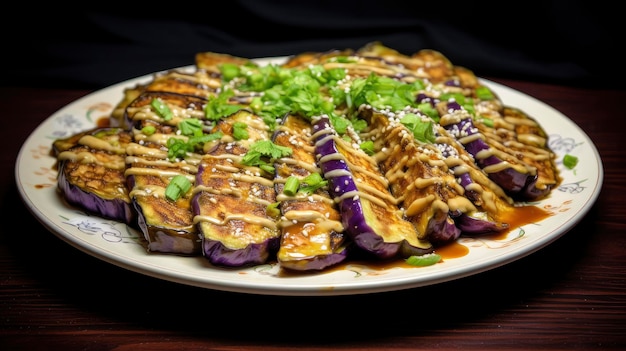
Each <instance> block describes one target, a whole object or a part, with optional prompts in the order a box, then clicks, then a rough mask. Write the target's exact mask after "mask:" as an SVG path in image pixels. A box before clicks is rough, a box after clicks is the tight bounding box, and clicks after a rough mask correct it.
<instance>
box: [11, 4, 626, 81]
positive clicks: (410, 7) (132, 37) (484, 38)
mask: <svg viewBox="0 0 626 351" xmlns="http://www.w3.org/2000/svg"><path fill="white" fill-rule="evenodd" d="M15 6H17V9H14V10H13V11H4V16H3V17H4V18H3V20H2V21H1V23H2V24H1V26H2V27H3V28H2V33H5V34H3V35H4V39H3V42H4V43H3V46H4V49H3V51H2V52H3V54H2V63H3V67H4V71H5V73H4V74H2V75H1V77H2V78H1V79H2V81H0V85H21V86H31V87H38V86H42V87H60V88H87V89H99V88H104V87H106V86H108V85H111V84H114V83H118V82H121V81H123V80H126V79H130V78H134V77H137V76H141V75H144V74H148V73H152V72H155V71H159V70H164V69H169V68H174V67H179V66H186V65H190V64H193V63H194V55H195V54H196V53H197V52H202V51H213V52H220V53H228V54H231V55H236V56H241V57H249V58H255V57H267V56H284V55H290V54H295V53H299V52H302V51H327V50H331V49H345V48H352V49H358V48H359V47H361V46H363V45H365V44H366V43H368V42H371V41H380V42H382V43H383V44H384V45H386V46H388V47H391V48H393V49H396V50H398V51H400V52H401V53H404V54H411V53H413V52H416V51H418V50H420V49H424V48H428V49H435V50H439V51H440V52H442V53H443V54H444V55H446V56H447V57H448V58H449V59H450V60H451V61H452V63H453V64H456V65H460V66H464V67H467V68H469V69H471V70H473V71H474V72H475V73H476V74H477V75H479V76H483V77H501V78H513V79H521V80H528V81H537V82H545V83H555V84H565V85H571V86H582V87H615V88H621V87H622V86H623V85H622V84H623V80H624V79H625V78H626V74H625V73H624V69H623V68H622V67H621V65H623V64H622V56H620V55H618V54H617V52H618V51H621V46H623V44H624V42H625V40H624V37H623V32H624V30H621V29H618V28H619V27H621V25H622V23H621V22H623V19H622V18H620V17H622V16H621V15H620V11H618V10H617V9H615V8H612V7H610V6H609V5H608V3H607V4H604V3H603V1H564V0H559V1H537V2H536V3H535V2H533V1H526V2H511V1H500V2H490V1H482V2H476V3H470V2H450V1H428V2H420V1H397V0H385V1H371V0H366V1H352V0H351V1H341V0H334V1H294V0H292V1H276V0H274V1H270V0H258V1H243V0H240V1H221V2H212V1H205V2H202V3H194V2H180V1H178V2H176V1H170V2H166V3H159V2H142V3H139V4H137V3H131V2H129V3H128V4H112V3H104V2H102V3H99V4H97V7H96V6H88V8H85V7H84V6H82V5H80V4H76V5H75V6H71V7H70V6H67V5H62V4H57V3H56V2H55V4H53V6H50V5H43V6H42V5H35V4H30V3H22V4H15Z"/></svg>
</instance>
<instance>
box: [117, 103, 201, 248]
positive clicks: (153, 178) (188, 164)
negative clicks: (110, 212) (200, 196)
mask: <svg viewBox="0 0 626 351" xmlns="http://www.w3.org/2000/svg"><path fill="white" fill-rule="evenodd" d="M153 101H159V102H160V103H162V104H163V105H164V106H167V109H168V110H169V111H170V112H171V115H170V116H164V115H163V111H159V110H158V109H157V108H155V107H154V106H153ZM205 101H206V100H205V99H202V98H199V97H195V96H186V95H181V94H176V93H167V92H144V93H142V94H141V95H140V96H139V97H138V98H137V99H135V101H133V102H132V103H131V104H129V105H128V107H127V108H126V113H125V115H126V118H125V119H126V120H127V121H128V125H131V126H133V134H134V140H135V142H134V143H131V144H130V145H129V146H128V147H127V154H128V156H127V158H126V163H127V169H126V177H127V180H128V184H129V187H130V197H131V199H132V201H133V204H134V206H135V208H136V211H137V213H138V222H139V227H140V228H141V230H142V232H143V234H144V237H145V238H146V240H147V241H148V250H149V251H153V252H162V253H173V254H181V255H198V254H200V238H199V237H198V233H197V230H196V227H195V225H194V223H193V213H192V211H191V205H190V202H191V192H188V193H186V194H183V196H181V197H180V198H178V199H175V200H172V199H168V198H167V197H166V196H165V191H166V189H167V186H168V184H169V183H170V181H171V180H172V179H173V178H174V177H175V176H177V175H182V176H184V177H186V178H187V179H189V181H190V182H191V183H192V184H193V182H194V181H195V175H196V173H197V172H198V164H199V162H200V155H199V154H197V153H194V152H189V153H187V154H186V155H184V158H179V157H171V156H170V155H169V154H168V144H167V143H168V140H169V139H170V138H178V139H181V140H185V139H186V138H187V137H186V136H184V135H180V134H178V133H177V130H178V125H179V123H181V122H182V121H185V120H187V119H191V118H196V119H200V118H202V117H203V116H204V113H203V110H202V108H203V106H204V102H205ZM145 127H152V128H153V130H154V131H153V132H149V133H147V132H145V131H146V128H145ZM207 128H208V126H207Z"/></svg>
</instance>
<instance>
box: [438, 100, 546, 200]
mask: <svg viewBox="0 0 626 351" xmlns="http://www.w3.org/2000/svg"><path fill="white" fill-rule="evenodd" d="M442 104H445V106H446V107H445V111H446V112H444V113H442V116H441V119H440V123H441V125H442V126H443V127H444V128H445V129H446V130H448V131H449V132H450V133H451V134H452V135H454V137H455V138H456V139H457V140H458V141H459V142H460V143H461V144H462V145H463V146H464V147H465V149H466V150H467V151H468V152H469V153H470V154H472V156H474V158H475V160H476V162H477V164H478V165H479V166H480V167H481V168H482V169H483V170H484V171H485V172H486V173H487V174H488V175H489V178H490V179H491V180H493V181H494V182H495V183H497V184H498V185H500V186H501V187H502V188H503V189H505V191H506V192H507V193H508V194H509V195H511V196H512V197H513V198H515V199H516V200H537V199H540V198H542V197H545V196H546V195H547V194H548V193H549V191H550V190H551V188H552V187H553V186H554V185H555V184H556V183H557V182H558V181H557V180H556V179H555V177H554V175H555V174H556V170H555V168H554V166H553V165H552V164H551V157H553V156H551V153H550V152H549V150H546V149H544V148H540V147H534V148H533V149H532V150H531V147H530V146H528V147H521V148H523V149H524V152H522V151H521V150H520V149H521V148H520V147H518V150H511V149H510V148H507V147H506V146H504V145H502V146H501V147H495V146H494V147H492V146H491V145H490V143H493V141H492V140H493V138H491V139H488V140H489V141H487V140H486V138H485V136H484V135H483V134H482V133H481V132H480V131H479V130H478V129H477V128H475V127H474V123H473V121H472V116H471V115H470V114H469V113H468V112H467V111H465V110H464V109H463V108H462V107H461V106H460V105H459V104H458V103H456V102H454V101H446V102H442ZM528 122H534V121H532V120H530V119H528V118H526V122H525V123H522V124H526V125H527V124H528ZM533 124H534V125H535V126H536V125H537V124H536V123H533ZM538 138H539V137H535V138H532V139H534V140H537V139H538ZM544 139H545V138H544ZM511 144H513V143H512V142H510V143H509V145H511ZM515 145H525V143H523V142H520V141H519V139H518V141H517V143H515ZM526 145H527V144H526ZM537 150H538V151H540V153H537V152H534V151H537ZM519 154H522V155H524V156H523V158H524V159H526V161H531V162H532V163H529V162H524V160H520V156H518V155H519ZM537 159H539V160H541V161H542V162H543V161H547V163H544V164H541V165H540V167H537V166H536V163H535V161H534V160H537ZM538 169H542V172H544V173H543V174H549V175H550V176H548V178H549V179H550V181H548V182H546V181H545V179H546V178H547V177H543V178H542V179H543V180H544V181H543V182H539V175H538Z"/></svg>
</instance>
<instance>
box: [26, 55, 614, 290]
mask: <svg viewBox="0 0 626 351" xmlns="http://www.w3.org/2000/svg"><path fill="white" fill-rule="evenodd" d="M281 59H282V58H276V59H264V60H259V62H260V63H267V62H277V61H280V60H281ZM151 79H152V75H149V76H144V77H140V78H137V79H132V80H129V81H126V82H122V83H120V84H116V85H113V86H111V87H108V88H106V89H102V90H100V91H97V92H94V93H92V94H89V95H87V96H85V97H83V98H81V99H79V100H77V101H74V102H73V103H71V104H69V105H67V106H65V107H63V108H62V109H60V110H59V111H57V112H56V113H54V114H53V115H52V116H50V117H49V118H48V119H46V120H45V121H44V122H43V123H42V124H41V125H40V126H39V127H37V129H35V130H34V131H33V133H32V134H31V135H30V136H29V137H28V139H27V140H26V141H25V142H24V145H23V146H22V148H21V150H20V153H19V155H18V158H17V162H16V165H15V175H16V180H17V186H18V188H19V191H20V194H21V196H22V198H23V200H24V202H25V204H26V205H27V206H28V208H29V209H30V210H31V211H32V213H33V214H34V215H35V217H36V218H37V219H38V220H39V221H40V222H41V223H43V224H44V225H45V226H46V227H47V228H48V229H49V230H50V231H51V232H52V233H54V234H56V235H57V236H58V237H59V238H61V239H63V240H65V241H66V242H68V243H69V244H71V245H73V246H75V247H76V248H78V249H80V250H83V251H84V252H86V253H88V254H90V255H93V256H95V257H98V258H100V259H102V260H104V261H107V262H110V263H112V264H115V265H117V266H120V267H124V268H126V269H129V270H132V271H135V272H138V273H141V274H146V275H149V276H152V277H156V278H160V279H165V280H169V281H173V282H178V283H182V284H188V285H193V286H198V287H205V288H209V289H216V290H224V291H233V292H243V293H253V294H266V295H294V296H298V295H301V296H305V295H308V296H313V295H319V296H323V295H345V294H361V293H372V292H383V291H392V290H399V289H407V288H414V287H419V286H425V285H430V284H436V283H440V282H444V281H450V280H453V279H458V278H461V277H466V276H469V275H473V274H477V273H480V272H484V271H486V270H489V269H492V268H495V267H499V266H502V265H505V264H507V263H509V262H512V261H514V260H517V259H520V258H522V257H524V256H527V255H529V254H531V253H533V252H535V251H537V250H539V249H541V248H542V247H545V246H546V245H548V244H550V243H551V242H553V241H554V240H556V239H557V238H559V237H560V236H562V235H563V234H565V233H566V232H567V231H568V230H570V229H571V228H572V227H573V226H575V225H576V224H577V223H578V222H579V221H580V220H581V219H582V217H583V216H584V215H585V214H586V213H587V212H588V211H589V209H590V208H591V206H592V205H593V203H594V202H595V200H596V199H597V197H598V195H599V193H600V188H601V186H602V181H603V169H602V162H601V160H600V156H599V154H598V152H597V150H596V147H595V145H594V144H593V142H592V141H591V140H590V139H589V137H588V136H587V135H586V134H585V133H584V132H583V131H582V130H581V129H580V128H579V127H578V126H577V125H576V124H575V123H573V122H572V121H571V120H570V119H568V118H567V117H566V116H564V115H563V114H561V113H560V112H559V111H557V110H555V109H553V108H552V107H550V106H548V105H546V104H545V103H543V102H541V101H538V100H536V99H534V98H532V97H530V96H528V95H525V94H523V93H520V92H518V91H515V90H513V89H511V88H508V87H506V86H503V85H499V84H496V83H494V82H491V81H487V80H483V82H484V83H485V84H486V85H488V86H489V87H491V88H492V89H493V90H494V91H495V92H496V93H497V94H498V95H499V96H500V98H501V99H502V101H503V102H504V104H506V105H508V106H513V107H518V108H521V109H522V110H523V111H524V112H526V113H527V114H528V115H530V116H532V117H534V118H536V119H537V120H538V121H539V123H540V124H541V125H542V126H543V127H544V129H545V130H546V131H547V132H548V134H549V137H550V147H551V148H552V149H553V150H554V151H555V152H556V153H557V155H558V160H559V168H560V171H561V175H562V177H563V182H562V184H561V186H560V187H559V188H558V189H555V190H554V191H553V193H552V195H551V196H550V198H548V199H546V200H543V201H541V202H538V203H536V204H535V205H536V206H538V207H541V208H543V209H545V210H547V211H549V212H551V213H552V214H553V215H551V216H549V217H548V218H546V219H544V220H541V221H539V222H536V223H532V224H528V225H524V226H522V227H520V228H516V229H515V230H513V231H511V232H510V233H509V234H508V236H507V237H506V238H504V239H498V240H495V239H467V238H463V239H460V240H459V241H458V243H459V244H460V245H463V246H466V247H467V248H469V252H468V253H467V254H466V255H463V256H461V257H458V258H452V259H445V260H444V261H443V262H441V263H438V264H436V265H433V266H428V267H416V268H401V267H393V268H391V267H388V268H380V267H374V266H372V267H370V266H367V265H362V264H356V263H355V264H348V265H346V266H344V267H343V268H342V269H339V270H336V269H333V270H330V271H329V272H323V273H318V274H304V275H293V274H292V275H288V276H286V275H284V274H280V267H279V266H278V265H276V264H267V265H262V266H257V267H251V268H244V269H222V268H217V267H213V266H211V265H210V264H208V262H207V260H206V259H204V258H203V257H179V256H172V255H164V254H158V253H149V252H147V251H146V249H145V246H144V245H142V244H141V243H140V242H139V241H140V237H141V234H140V233H139V232H137V231H135V230H133V229H131V228H129V227H127V226H126V225H124V224H121V223H118V222H115V221H111V220H105V219H102V218H99V217H96V216H92V215H88V214H86V213H84V212H83V211H81V210H80V209H78V208H74V207H71V206H69V205H67V204H66V203H65V202H64V201H63V199H62V198H61V197H60V196H59V195H58V193H57V191H56V170H55V169H54V168H53V166H54V163H55V159H54V158H53V157H51V156H50V149H51V146H52V142H53V141H54V140H55V139H57V138H60V137H67V136H69V135H70V134H74V133H76V132H79V131H82V130H86V129H89V128H92V127H94V126H95V123H96V122H97V120H98V119H100V118H106V117H107V116H108V115H109V114H110V113H111V111H112V109H113V107H114V105H115V104H117V102H118V101H119V100H120V99H121V98H122V95H123V89H124V88H125V87H131V86H133V85H135V84H137V83H139V82H147V81H149V80H151ZM566 153H568V154H572V155H575V156H577V157H578V158H579V163H578V166H577V167H576V168H575V169H574V170H568V169H565V168H564V167H563V166H562V165H561V163H560V161H561V159H562V157H563V155H565V154H566Z"/></svg>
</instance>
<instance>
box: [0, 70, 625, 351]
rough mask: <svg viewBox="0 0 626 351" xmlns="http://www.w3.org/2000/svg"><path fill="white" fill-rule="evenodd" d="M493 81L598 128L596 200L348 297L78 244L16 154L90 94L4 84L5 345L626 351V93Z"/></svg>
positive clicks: (1, 305) (0, 251) (0, 332)
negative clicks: (191, 270)
mask: <svg viewBox="0 0 626 351" xmlns="http://www.w3.org/2000/svg"><path fill="white" fill-rule="evenodd" d="M491 79H492V80H494V81H496V82H498V83H501V84H505V85H508V86H509V87H511V88H513V89H516V90H519V91H521V92H523V93H525V94H528V95H531V96H533V97H535V98H537V99H539V100H542V101H544V102H545V103H547V104H549V105H551V106H552V107H554V108H556V109H557V110H559V111H561V112H562V113H563V114H565V115H566V116H568V117H569V118H571V119H572V120H573V121H574V122H576V123H577V124H578V125H579V126H580V127H581V128H582V129H583V130H584V131H585V132H586V133H587V134H588V135H589V136H590V137H591V139H592V140H593V142H594V143H595V145H596V147H597V148H598V150H599V153H600V155H601V158H602V162H603V166H604V183H603V188H602V191H601V193H600V196H599V198H598V200H597V202H596V203H595V205H594V206H593V208H592V209H591V210H590V211H589V213H588V214H587V215H586V216H585V217H584V218H583V219H582V221H581V222H580V223H579V224H578V225H576V226H575V227H574V228H573V229H571V230H570V231H569V232H567V233H566V234H565V235H564V236H562V237H561V238H559V239H558V240H556V241H555V242H553V243H552V244H550V245H548V246H547V247H545V248H543V249H541V250H539V251H537V252H535V253H533V254H530V255H529V256H527V257H524V258H522V259H519V260H517V261H515V262H513V263H510V264H507V265H505V266H502V267H499V268H496V269H492V270H489V271H487V272H484V273H480V274H476V275H472V276H470V277H466V278H462V279H458V280H453V281H450V282H446V283H441V284H436V285H430V286H426V287H420V288H414V289H408V290H401V291H392V292H385V293H376V294H361V295H352V296H335V297H280V296H265V295H253V294H242V293H230V292H223V291H214V290H209V289H203V288H198V287H192V286H187V285H182V284H178V283H173V282H169V281H164V280H160V279H156V278H152V277H148V276H144V275H141V274H138V273H135V272H133V271H130V270H126V269H123V268H120V267H117V266H115V265H112V264H109V263H106V262H104V261H101V260H100V259H97V258H94V257H92V256H90V255H88V254H86V253H83V252H82V251H80V250H77V249H76V248H74V247H72V246H70V245H69V244H67V243H66V242H64V241H62V240H61V239H59V238H58V237H57V236H55V235H54V234H52V233H50V232H49V231H48V230H47V229H46V228H44V227H43V226H42V225H41V224H39V222H37V220H36V219H35V217H33V215H31V213H30V212H29V211H28V209H27V208H26V207H25V205H24V204H23V202H22V200H21V198H20V195H19V194H18V190H17V188H16V185H15V177H14V172H15V160H16V157H17V153H18V151H19V148H20V147H21V145H22V143H23V142H24V140H25V139H26V138H27V136H28V135H29V134H30V133H31V131H32V130H33V129H34V128H35V127H37V125H38V124H40V123H41V122H42V121H43V120H44V119H46V118H47V117H48V116H50V115H51V114H52V113H54V112H55V111H57V110H58V109H60V108H62V107H63V106H65V105H66V104H68V103H70V102H72V101H73V100H75V99H77V98H79V97H82V96H84V95H86V94H88V93H90V91H86V90H54V89H31V88H13V87H2V88H0V92H1V94H0V101H1V104H0V106H1V109H0V111H1V113H2V117H3V119H4V121H5V123H4V125H3V127H2V129H3V130H6V131H7V132H6V133H5V132H2V138H1V139H0V143H1V145H2V150H3V152H2V153H0V157H1V160H2V161H1V162H2V165H3V166H2V173H1V181H2V184H1V190H2V213H3V214H2V218H3V225H2V226H1V228H2V229H1V231H2V235H1V236H0V350H7V351H8V350H152V351H155V350H201V349H203V350H300V351H305V350H326V349H328V350H330V349H332V350H392V349H393V350H409V349H411V350H413V349H428V350H440V349H468V350H486V349H494V350H513V349H550V350H587V349H596V348H597V349H624V348H626V224H625V222H626V201H624V199H625V197H626V185H625V184H626V183H624V181H625V180H626V163H625V161H626V157H625V154H626V151H625V148H624V145H626V91H625V90H595V89H583V88H572V87H566V86H557V85H548V84H537V83H531V82H524V81H514V80H504V79H495V78H491Z"/></svg>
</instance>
